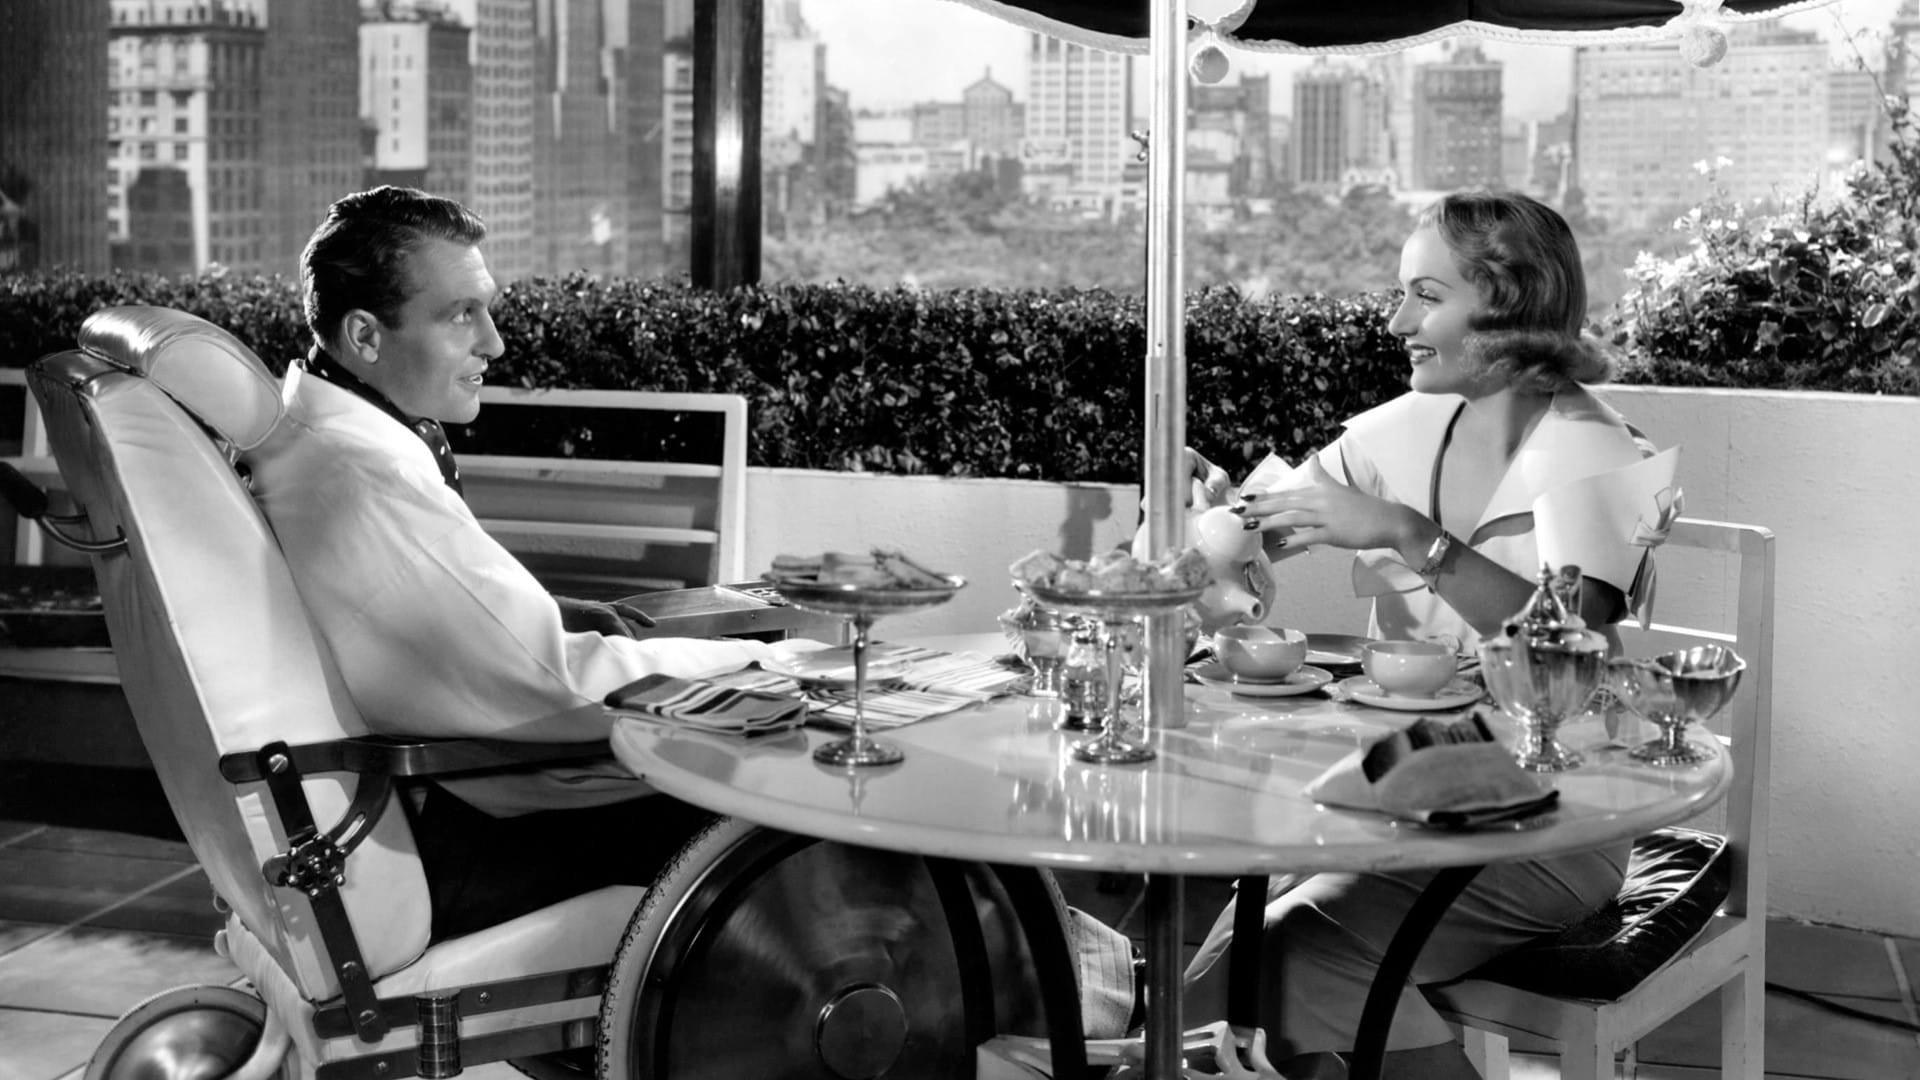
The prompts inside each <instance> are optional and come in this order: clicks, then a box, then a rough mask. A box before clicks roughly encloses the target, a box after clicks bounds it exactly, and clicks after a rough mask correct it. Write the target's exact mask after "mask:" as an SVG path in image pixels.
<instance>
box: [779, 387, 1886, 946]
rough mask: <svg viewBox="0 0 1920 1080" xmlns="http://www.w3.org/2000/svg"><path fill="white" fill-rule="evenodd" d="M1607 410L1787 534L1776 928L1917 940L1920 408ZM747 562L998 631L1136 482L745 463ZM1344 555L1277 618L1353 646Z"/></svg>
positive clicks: (1689, 484) (1111, 534) (1719, 401)
mask: <svg viewBox="0 0 1920 1080" xmlns="http://www.w3.org/2000/svg"><path fill="white" fill-rule="evenodd" d="M1608 396H1609V397H1610V398H1611V399H1612V400H1613V402H1614V404H1615V405H1616V406H1617V407H1618V408H1619V409H1620V410H1621V411H1622V412H1624V413H1626V414H1627V415H1628V417H1629V418H1630V419H1632V420H1633V421H1634V422H1636V423H1637V424H1638V425H1639V426H1641V427H1642V428H1643V429H1645V430H1646V432H1647V433H1648V434H1649V435H1650V436H1651V437H1652V438H1653V440H1654V441H1655V442H1656V443H1658V444H1659V445H1661V446H1671V445H1679V446H1681V447H1682V448H1683V449H1682V459H1681V467H1680V471H1681V478H1682V483H1683V485H1684V487H1685V489H1686V500H1687V501H1686V511H1687V513H1688V515H1689V516H1693V517H1704V518H1714V519H1718V520H1724V521H1737V522H1746V523H1751V524H1756V525H1764V526H1766V527H1768V528H1770V529H1772V530H1773V531H1774V533H1775V534H1776V536H1777V538H1778V539H1777V541H1776V548H1777V552H1776V555H1777V566H1776V586H1775V607H1774V619H1775V626H1776V629H1775V638H1774V650H1775V651H1774V678H1773V703H1774V705H1773V716H1774V745H1773V784H1772V791H1771V793H1770V795H1771V807H1772V811H1773V812H1772V843H1771V845H1770V850H1771V853H1772V861H1771V873H1772V882H1771V890H1772V903H1771V906H1772V908H1773V911H1774V912H1775V913H1776V914H1783V915H1789V916H1794V917H1799V918H1805V919H1811V920H1815V921H1819V922H1829V923H1837V924H1841V925H1845V926H1853V927H1859V928H1863V929H1872V930H1881V931H1886V932H1890V933H1896V934H1901V935H1905V936H1920V811H1917V810H1916V807H1920V769H1916V768H1915V766H1914V763H1915V762H1920V557H1917V556H1916V552H1917V551H1920V466H1917V465H1916V463H1920V400H1914V399H1908V398H1876V397H1861V396H1855V395H1844V394H1788V393H1778V392H1769V391H1702V390H1673V389H1666V388H1658V387H1617V388H1613V389H1611V390H1609V391H1608ZM747 506H748V527H747V556H746V557H747V567H748V569H749V570H750V571H758V570H760V569H763V568H765V567H766V566H767V565H768V564H769V563H771V561H772V559H773V556H774V555H776V554H780V553H786V552H790V553H795V554H802V553H817V552H820V551H825V550H858V549H860V548H862V547H864V546H869V545H875V544H884V545H890V546H895V547H899V548H902V549H904V550H906V551H908V552H909V553H911V554H913V555H915V556H917V557H919V558H921V559H922V560H924V561H925V562H927V563H929V564H931V565H933V566H936V567H938V568H940V569H943V570H947V571H949V572H953V573H959V574H963V575H965V576H966V577H967V578H968V579H969V582H970V584H969V586H968V587H967V589H965V590H964V591H963V592H962V593H961V594H960V595H959V597H958V598H956V599H955V600H954V601H953V602H952V603H951V604H949V605H947V606H946V607H944V608H941V609H937V610H935V611H931V612H926V613H923V614H917V615H909V616H899V617H897V618H894V619H889V620H885V621H883V622H882V623H881V624H880V626H879V629H878V630H877V634H878V635H879V636H881V637H883V638H884V637H890V636H907V635H919V634H944V633H961V632H966V631H971V630H980V629H984V628H988V627H990V626H992V624H993V618H994V616H996V615H997V614H999V613H1000V612H1001V611H1004V610H1006V609H1007V608H1008V607H1010V606H1011V605H1012V604H1013V603H1014V601H1015V599H1016V597H1015V595H1014V593H1013V590H1012V588H1011V586H1010V585H1009V584H1008V576H1007V570H1006V568H1007V564H1008V563H1010V562H1012V561H1013V560H1014V559H1017V558H1019V557H1020V556H1021V555H1024V554H1026V553H1027V552H1029V551H1032V550H1034V549H1035V548H1047V549H1049V550H1052V551H1056V552H1060V553H1062V554H1065V555H1068V556H1073V557H1085V556H1086V555H1088V554H1089V553H1091V552H1093V551H1096V550H1102V549H1106V548H1111V547H1114V546H1117V545H1121V544H1124V543H1126V542H1127V541H1128V540H1129V539H1130V538H1131V537H1132V535H1133V531H1134V528H1135V525H1136V524H1137V522H1138V520H1139V512H1138V488H1137V487H1136V486H1133V485H1105V484H1047V483H1035V482H1032V481H1020V480H948V479H935V478H926V477H895V476H876V475H870V474H860V473H824V472H811V471H806V470H794V469H753V470H749V473H748V479H747ZM1348 567H1349V562H1348V560H1347V559H1346V558H1344V557H1343V556H1341V555H1338V554H1335V553H1332V552H1320V553H1316V554H1314V555H1311V556H1308V557H1304V558H1295V559H1291V560H1287V561H1286V562H1283V563H1281V564H1280V576H1281V581H1282V591H1281V598H1280V601H1279V603H1278V604H1277V605H1276V610H1275V613H1274V615H1273V618H1272V621H1274V622H1277V623H1281V624H1284V625H1294V626H1302V627H1306V628H1309V629H1314V630H1342V631H1359V630H1362V629H1364V627H1365V624H1366V609H1365V607H1364V605H1362V604H1360V603H1359V602H1357V601H1355V600H1354V599H1353V598H1352V596H1351V592H1350V589H1349V587H1348Z"/></svg>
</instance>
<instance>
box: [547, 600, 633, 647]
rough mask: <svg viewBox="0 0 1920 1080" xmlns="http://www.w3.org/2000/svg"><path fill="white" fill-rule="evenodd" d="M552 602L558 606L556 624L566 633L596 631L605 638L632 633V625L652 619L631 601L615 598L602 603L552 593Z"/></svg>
mask: <svg viewBox="0 0 1920 1080" xmlns="http://www.w3.org/2000/svg"><path fill="white" fill-rule="evenodd" d="M553 602H554V603H555V604H557V605H559V607H560V627H561V629H563V630H566V631H567V632H568V633H570V634H578V633H588V632H591V633H596V634H605V635H606V636H608V637H626V638H630V637H632V636H633V628H634V627H636V626H638V627H643V628H644V627H649V626H653V625H655V623H654V621H653V618H652V617H651V616H649V615H648V614H647V613H646V612H644V611H641V610H640V609H639V608H637V607H634V606H633V605H631V604H623V603H620V602H619V601H617V600H616V601H614V602H613V603H610V604H606V603H601V602H600V601H598V600H575V599H574V598H573V597H571V596H556V597H554V598H553Z"/></svg>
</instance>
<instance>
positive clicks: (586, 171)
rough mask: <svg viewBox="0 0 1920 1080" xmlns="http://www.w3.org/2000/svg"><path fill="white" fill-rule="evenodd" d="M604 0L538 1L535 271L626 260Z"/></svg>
mask: <svg viewBox="0 0 1920 1080" xmlns="http://www.w3.org/2000/svg"><path fill="white" fill-rule="evenodd" d="M612 30H613V28H612V26H611V25H610V20H609V17H608V12H607V8H606V5H605V3H604V2H603V0H551V2H544V0H543V2H542V3H541V4H539V5H538V6H537V7H536V8H535V19H534V34H535V49H534V75H535V97H534V110H533V146H534V150H533V159H534V185H533V224H534V231H533V266H534V270H535V272H545V273H565V272H567V271H570V270H586V271H589V272H592V273H601V274H608V273H613V274H618V273H625V272H626V269H627V213H628V202H627V185H626V178H625V169H626V164H627V129H626V124H625V120H624V116H623V115H622V113H621V111H620V106H621V104H622V102H621V91H620V80H619V78H618V72H617V67H618V64H617V61H618V51H617V46H616V44H615V42H614V40H613V34H612Z"/></svg>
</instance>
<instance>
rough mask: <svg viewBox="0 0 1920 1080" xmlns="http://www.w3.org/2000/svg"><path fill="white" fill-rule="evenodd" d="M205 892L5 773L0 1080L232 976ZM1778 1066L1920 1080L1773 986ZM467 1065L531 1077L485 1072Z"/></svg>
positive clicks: (1652, 1054)
mask: <svg viewBox="0 0 1920 1080" xmlns="http://www.w3.org/2000/svg"><path fill="white" fill-rule="evenodd" d="M56 794H57V797H56ZM46 807H62V808H63V809H61V810H60V811H58V812H48V811H47V810H46V809H44V808H46ZM1063 886H1064V887H1065V889H1066V890H1067V892H1068V896H1069V899H1070V900H1071V901H1072V902H1073V903H1075V904H1076V905H1077V906H1080V907H1082V908H1085V909H1086V910H1088V911H1090V912H1091V913H1093V914H1094V915H1096V916H1099V917H1101V918H1103V919H1105V920H1106V921H1108V922H1109V923H1112V924H1114V925H1118V926H1120V927H1121V928H1122V929H1123V930H1125V931H1127V932H1129V933H1131V934H1135V935H1137V934H1138V933H1139V932H1140V930H1141V925H1142V912H1141V903H1140V896H1139V889H1138V888H1137V886H1135V885H1134V884H1133V883H1131V882H1130V881H1127V880H1125V879H1118V878H1111V877H1108V878H1103V877H1101V876H1098V875H1091V874H1088V875H1069V876H1068V877H1066V878H1065V879H1063ZM1226 895H1227V894H1226V890H1225V886H1224V883H1222V882H1214V881H1198V882H1194V883H1192V884H1191V885H1190V886H1189V889H1188V893H1187V901H1186V907H1187V916H1188V925H1189V928H1190V930H1189V938H1190V940H1191V939H1197V938H1198V936H1199V933H1200V931H1201V930H1203V929H1204V928H1205V926H1206V925H1207V924H1208V923H1210V922H1211V921H1212V917H1213V915H1214V913H1215V912H1216V911H1218V910H1219V907H1220V905H1221V904H1222V903H1223V901H1224V899H1225V897H1226ZM210 896H211V893H210V891H209V890H208V888H207V883H206V879H205V877H204V875H202V874H201V872H200V870H199V869H198V868H197V867H196V866H195V865H194V862H193V857H192V855H191V854H190V853H189V852H188V850H187V848H186V845H185V844H183V843H181V842H180V841H179V835H178V833H177V831H175V829H174V826H173V822H172V820H171V818H170V817H169V816H168V814H167V812H166V808H165V804H164V802H162V801H161V800H160V799H159V795H158V792H157V790H155V789H154V787H153V782H152V780H151V777H150V776H148V775H146V774H141V773H124V774H123V773H119V772H114V771H108V770H92V771H87V770H72V771H68V772H63V773H57V774H48V773H47V772H46V771H45V770H39V771H36V772H35V773H34V774H32V775H26V774H21V773H19V772H18V771H17V770H8V769H0V1080H56V1078H66V1077H70V1076H71V1077H72V1080H78V1070H80V1069H81V1068H82V1067H83V1066H84V1065H85V1063H86V1060H87V1057H88V1055H89V1054H90V1053H91V1052H92V1049H93V1047H94V1046H95V1045H96V1044H97V1043H98V1042H99V1041H100V1039H101V1037H102V1036H104V1035H105V1034H106V1032H107V1030H108V1028H110V1027H111V1026H112V1024H113V1021H114V1019H115V1018H116V1017H118V1016H119V1015H120V1014H121V1013H123V1012H125V1011H126V1010H127V1009H129V1008H131V1007H133V1006H134V1005H136V1004H138V1003H139V1002H140V1001H142V1000H144V999H145V998H146V997H148V996H149V995H151V994H154V993H156V992H158V991H161V990H164V989H167V988H170V987H173V986H178V985H182V984H188V983H231V982H234V981H235V980H237V979H238V977H239V973H238V972H237V971H235V970H234V969H233V967H232V966H231V965H229V964H228V963H227V962H226V961H225V960H222V959H221V958H220V957H218V956H216V955H215V954H214V952H213V949H212V937H213V933H214V931H215V930H216V929H217V928H218V926H219V918H218V916H217V915H216V914H215V913H214V911H213V908H212V906H211V903H210V900H209V898H210ZM1768 947H1769V949H1770V950H1771V952H1770V962H1769V968H1770V972H1769V977H1770V978H1771V979H1772V980H1773V981H1774V982H1777V983H1782V984H1785V985H1788V986H1792V987H1798V988H1801V989H1804V990H1808V991H1813V992H1816V993H1819V994H1822V995H1826V996H1827V997H1828V998H1829V999H1830V1000H1832V1001H1835V1002H1838V1003H1840V1004H1843V1005H1847V1006H1850V1007H1852V1008H1855V1009H1859V1010H1863V1011H1865V1012H1868V1013H1872V1014H1877V1015H1881V1016H1886V1017H1891V1018H1893V1019H1895V1020H1898V1021H1904V1022H1906V1023H1908V1024H1912V1023H1913V1022H1915V1021H1920V998H1916V996H1915V994H1916V990H1915V987H1914V982H1913V977H1920V941H1915V940H1906V939H1890V938H1886V937H1883V936H1880V935H1875V934H1868V933H1862V932H1858V931H1852V930H1843V929H1837V928H1833V927H1825V926H1809V925H1804V924H1798V923H1792V922H1784V921H1776V922H1775V923H1773V924H1772V925H1771V927H1770V933H1769V938H1768ZM1717 1060H1718V1014H1717V1010H1716V1008H1715V1006H1714V1004H1713V1003H1712V1002H1707V1003H1703V1004H1702V1005H1700V1006H1696V1007H1695V1008H1694V1009H1692V1010H1689V1011H1688V1012H1687V1013H1685V1014H1684V1015H1682V1016H1681V1017H1680V1018H1678V1019H1677V1020H1675V1021H1674V1022H1673V1023H1671V1024H1669V1025H1667V1026H1666V1027H1665V1028H1663V1029H1661V1030H1660V1031H1659V1032H1657V1033H1655V1034H1654V1035H1653V1036H1652V1037H1651V1038H1649V1039H1647V1040H1646V1041H1645V1042H1643V1043H1642V1044H1641V1046H1640V1061H1641V1067H1640V1076H1642V1077H1646V1078H1649V1080H1692V1078H1706V1077H1710V1076H1712V1077H1717V1076H1718V1075H1719V1070H1718V1068H1717V1067H1716V1066H1715V1063H1716V1062H1717ZM1767 1065H1768V1075H1769V1076H1772V1077H1828V1078H1835V1080H1920V1035H1915V1034H1914V1033H1913V1032H1911V1031H1906V1030H1900V1029H1898V1028H1895V1027H1892V1026H1882V1025H1876V1024H1873V1023H1870V1022H1867V1021H1864V1020H1860V1019H1854V1018H1849V1017H1845V1016H1840V1015H1836V1014H1834V1013H1832V1012H1828V1011H1826V1010H1823V1009H1820V1008H1818V1007H1816V1006H1815V1005H1812V1004H1809V1003H1807V1002H1805V1001H1802V1000H1799V999H1796V998H1793V997H1788V996H1784V995H1781V994H1769V995H1768V999H1767ZM1515 1074H1516V1076H1520V1077H1525V1078H1527V1080H1543V1078H1546V1077H1553V1076H1556V1075H1557V1073H1556V1072H1555V1070H1554V1068H1553V1065H1552V1062H1551V1060H1550V1059H1544V1058H1536V1057H1529V1056H1519V1055H1517V1056H1516V1067H1515ZM467 1075H468V1076H470V1077H473V1078H474V1080H507V1078H512V1077H517V1076H518V1075H519V1074H518V1073H514V1072H512V1071H510V1070H506V1069H505V1068H504V1067H500V1066H490V1067H483V1068H480V1069H474V1070H470V1071H469V1073H468V1074H467Z"/></svg>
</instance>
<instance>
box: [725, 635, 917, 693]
mask: <svg viewBox="0 0 1920 1080" xmlns="http://www.w3.org/2000/svg"><path fill="white" fill-rule="evenodd" d="M760 667H761V669H762V670H764V671H770V672H772V673H774V674H775V675H784V676H786V677H787V678H789V679H792V680H794V681H795V682H797V683H799V684H801V685H802V686H827V687H851V686H852V685H853V650H852V648H850V647H848V646H844V645H843V646H837V647H834V648H830V649H819V650H816V651H814V652H805V653H800V654H798V655H795V656H791V657H787V658H785V659H778V660H762V661H760ZM906 673H907V662H906V661H905V660H901V659H898V658H885V657H877V656H874V655H872V653H868V655H867V685H868V686H879V685H881V684H882V683H889V682H893V681H894V680H896V679H899V678H900V677H901V676H903V675H905V674H906Z"/></svg>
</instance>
